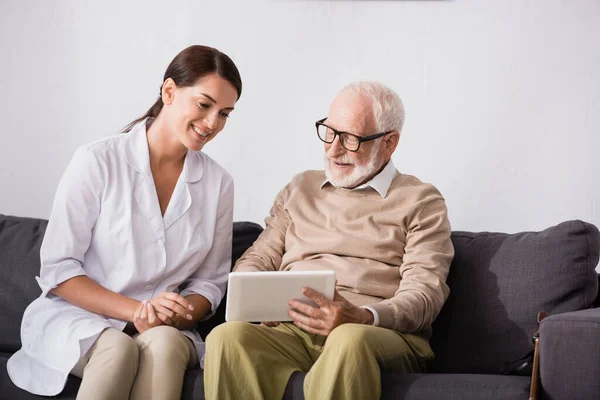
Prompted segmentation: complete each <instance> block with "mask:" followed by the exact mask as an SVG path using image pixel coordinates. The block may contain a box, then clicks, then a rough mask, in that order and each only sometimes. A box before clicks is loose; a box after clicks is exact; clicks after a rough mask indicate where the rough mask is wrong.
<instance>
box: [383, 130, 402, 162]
mask: <svg viewBox="0 0 600 400" xmlns="http://www.w3.org/2000/svg"><path fill="white" fill-rule="evenodd" d="M399 141H400V134H399V133H398V132H396V131H394V132H391V133H388V134H387V135H385V137H384V142H383V146H384V151H385V155H386V157H387V158H390V157H391V156H392V154H393V153H394V151H395V150H396V147H398V142H399Z"/></svg>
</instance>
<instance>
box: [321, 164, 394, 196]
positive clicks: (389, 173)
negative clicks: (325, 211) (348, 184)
mask: <svg viewBox="0 0 600 400" xmlns="http://www.w3.org/2000/svg"><path fill="white" fill-rule="evenodd" d="M397 173H398V171H396V167H395V166H394V162H393V161H392V160H391V159H390V161H388V163H387V165H386V166H385V168H384V169H382V170H381V172H380V173H378V174H377V175H375V176H374V177H373V178H372V179H371V180H370V181H368V182H366V183H363V184H362V185H360V186H357V187H355V188H353V189H345V190H362V189H366V188H369V187H371V188H373V189H375V191H377V193H379V194H380V195H381V197H383V198H385V196H386V195H387V192H388V190H389V189H390V186H391V185H392V181H393V180H394V178H395V177H396V174H397ZM327 183H329V184H331V182H329V179H325V181H324V182H323V183H322V184H321V189H322V188H323V186H325V185H326V184H327Z"/></svg>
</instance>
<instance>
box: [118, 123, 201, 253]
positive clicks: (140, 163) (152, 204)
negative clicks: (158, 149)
mask: <svg viewBox="0 0 600 400" xmlns="http://www.w3.org/2000/svg"><path fill="white" fill-rule="evenodd" d="M145 127H146V124H145V122H142V123H140V125H138V126H136V127H135V128H134V129H135V132H132V137H131V138H130V140H129V141H128V145H127V146H128V147H127V153H126V154H127V162H128V164H129V165H130V166H131V167H132V168H133V169H135V170H136V171H137V172H138V173H139V174H140V177H141V180H140V182H139V184H138V185H137V186H136V188H135V192H134V196H135V199H136V201H137V203H138V205H139V206H140V209H141V210H142V213H143V214H144V215H145V216H146V217H147V218H148V221H150V224H151V225H152V229H153V230H154V232H155V233H156V235H157V237H158V238H159V240H160V241H161V242H163V244H164V242H165V231H166V230H167V229H169V228H170V227H171V225H173V224H174V223H175V222H176V221H177V220H178V219H179V218H181V217H182V216H183V215H184V214H185V213H186V212H187V211H188V210H189V208H190V207H191V205H192V195H191V194H190V189H189V187H188V185H190V184H193V183H195V182H198V181H199V180H200V179H202V175H203V174H204V166H203V165H202V159H201V158H200V156H199V155H198V154H197V153H196V152H194V151H189V150H188V152H187V154H186V156H185V160H184V164H183V170H182V171H181V175H180V176H179V179H178V180H177V184H176V185H175V189H174V190H173V194H172V195H171V199H170V200H169V205H168V206H167V209H166V211H165V215H164V217H163V216H162V215H161V213H160V204H159V203H158V196H157V194H156V186H155V185H154V179H153V178H152V171H151V170H150V156H149V153H148V139H147V138H146V128H145Z"/></svg>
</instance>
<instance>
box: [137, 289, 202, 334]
mask: <svg viewBox="0 0 600 400" xmlns="http://www.w3.org/2000/svg"><path fill="white" fill-rule="evenodd" d="M193 310H194V306H193V305H192V304H190V302H189V301H188V300H187V299H186V298H185V297H183V296H181V295H179V294H177V293H173V292H161V293H160V294H159V295H158V296H156V297H154V298H153V299H152V300H150V301H148V300H144V301H142V302H141V303H140V305H139V306H138V307H137V309H136V310H135V312H134V314H133V324H134V325H135V328H136V329H137V331H138V332H139V333H143V332H145V331H147V330H148V329H150V328H153V327H155V326H159V325H169V326H173V327H175V328H178V327H179V323H180V321H181V319H182V318H184V319H187V320H192V319H193V316H192V314H191V313H190V311H193Z"/></svg>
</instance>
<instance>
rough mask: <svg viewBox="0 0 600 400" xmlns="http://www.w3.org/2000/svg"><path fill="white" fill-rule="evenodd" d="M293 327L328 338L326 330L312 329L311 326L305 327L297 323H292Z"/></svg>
mask: <svg viewBox="0 0 600 400" xmlns="http://www.w3.org/2000/svg"><path fill="white" fill-rule="evenodd" d="M294 325H296V326H297V327H298V328H300V329H302V330H303V331H305V332H308V333H313V334H315V335H321V336H328V335H329V333H330V331H328V330H326V329H317V328H313V327H312V326H309V325H305V324H303V323H302V322H299V321H294Z"/></svg>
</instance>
